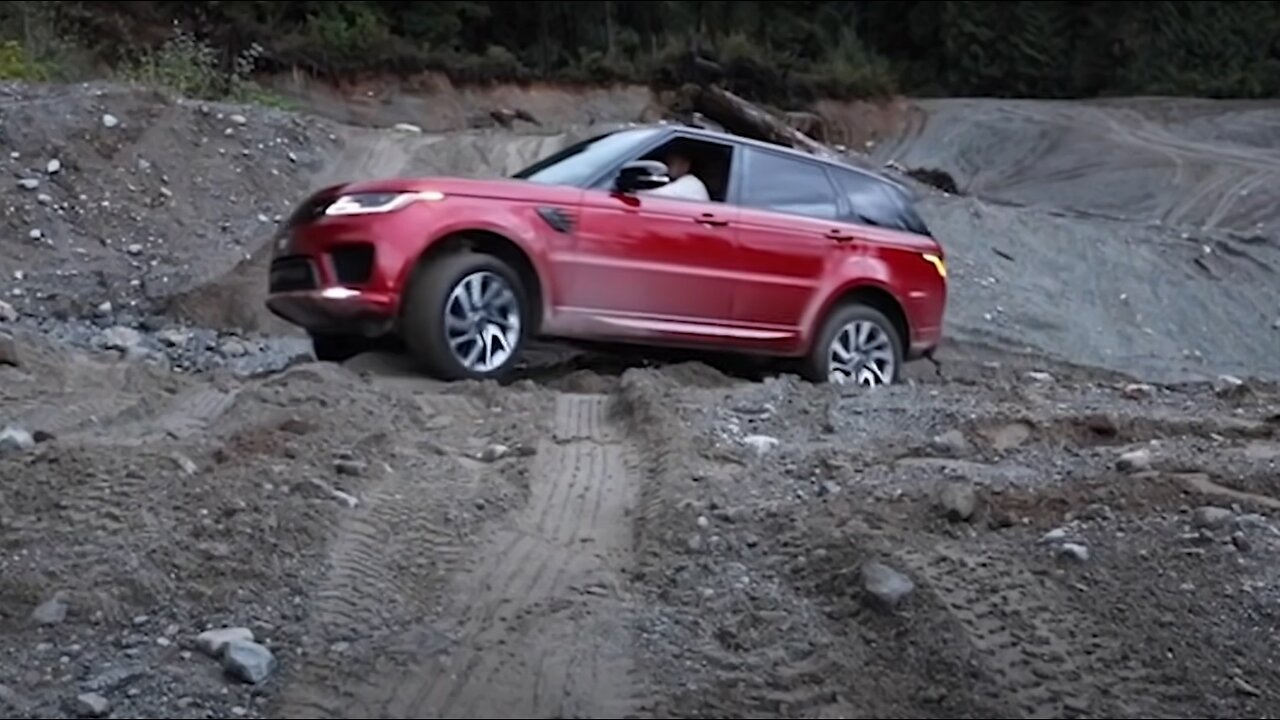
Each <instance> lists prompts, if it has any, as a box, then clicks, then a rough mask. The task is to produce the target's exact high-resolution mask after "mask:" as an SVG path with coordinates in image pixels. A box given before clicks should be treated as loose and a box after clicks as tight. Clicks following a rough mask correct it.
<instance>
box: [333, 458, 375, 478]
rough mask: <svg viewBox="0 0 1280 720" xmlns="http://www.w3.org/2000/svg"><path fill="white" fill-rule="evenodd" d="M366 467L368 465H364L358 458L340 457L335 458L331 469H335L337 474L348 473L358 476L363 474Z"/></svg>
mask: <svg viewBox="0 0 1280 720" xmlns="http://www.w3.org/2000/svg"><path fill="white" fill-rule="evenodd" d="M367 467H368V466H367V465H365V463H364V462H362V461H360V460H353V459H351V458H342V459H339V460H335V461H334V463H333V469H334V470H335V471H337V473H338V474H339V475H350V476H352V477H359V476H361V475H363V474H364V471H365V469H366V468H367Z"/></svg>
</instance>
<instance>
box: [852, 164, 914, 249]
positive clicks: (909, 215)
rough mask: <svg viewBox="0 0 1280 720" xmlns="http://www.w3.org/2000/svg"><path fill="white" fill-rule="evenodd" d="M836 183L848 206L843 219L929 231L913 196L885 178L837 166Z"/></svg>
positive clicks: (912, 231)
mask: <svg viewBox="0 0 1280 720" xmlns="http://www.w3.org/2000/svg"><path fill="white" fill-rule="evenodd" d="M834 172H835V176H836V184H837V185H839V187H840V191H841V192H842V193H844V197H845V202H846V203H847V204H848V210H847V211H846V213H845V215H844V217H842V218H841V219H842V220H844V221H845V222H850V223H857V224H859V225H872V226H874V227H882V228H888V229H890V230H902V231H904V232H910V233H915V234H917V235H930V233H929V228H928V226H927V225H925V223H924V219H923V218H921V217H920V214H919V213H918V212H916V208H915V204H914V203H913V202H912V198H911V197H910V196H909V195H908V194H907V193H906V191H904V190H901V189H899V188H897V187H895V186H893V185H890V184H889V183H887V182H884V181H883V180H880V179H878V178H875V177H870V176H868V175H863V174H862V173H856V172H851V171H849V170H836V171H834Z"/></svg>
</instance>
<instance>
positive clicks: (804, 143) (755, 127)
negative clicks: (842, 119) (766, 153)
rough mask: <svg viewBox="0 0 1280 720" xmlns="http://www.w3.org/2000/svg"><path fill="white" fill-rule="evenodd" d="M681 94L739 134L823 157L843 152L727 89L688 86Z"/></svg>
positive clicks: (690, 104)
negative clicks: (835, 149) (824, 143)
mask: <svg viewBox="0 0 1280 720" xmlns="http://www.w3.org/2000/svg"><path fill="white" fill-rule="evenodd" d="M680 94H681V95H682V96H683V97H682V98H681V100H682V101H683V102H682V104H683V105H685V106H686V107H688V108H690V109H691V110H693V111H695V112H700V113H702V114H703V115H705V116H706V117H707V118H709V119H711V120H712V121H714V122H716V123H717V124H719V125H721V126H723V127H724V128H725V130H727V131H729V132H731V133H733V134H735V135H741V136H743V137H749V138H752V139H754V140H763V141H764V142H771V143H775V144H778V145H785V146H787V147H791V148H795V149H797V150H804V151H805V152H808V153H811V154H813V155H817V156H819V157H826V158H834V157H839V153H837V152H836V151H834V150H832V149H831V148H829V147H827V146H826V145H823V144H822V143H820V142H818V141H817V140H814V139H813V138H811V137H809V136H808V135H805V134H804V133H803V132H801V131H799V130H797V129H795V128H793V127H791V126H790V125H789V124H788V123H787V122H786V120H784V119H781V118H778V117H775V116H774V115H773V114H771V113H769V112H768V111H767V110H764V109H763V108H760V107H758V106H756V105H754V104H752V103H750V102H748V101H746V100H744V99H743V98H741V97H738V96H737V95H735V94H733V93H731V92H729V91H728V90H725V89H724V88H721V87H716V86H714V85H713V86H707V87H702V86H697V85H686V86H684V88H682V89H681V93H680Z"/></svg>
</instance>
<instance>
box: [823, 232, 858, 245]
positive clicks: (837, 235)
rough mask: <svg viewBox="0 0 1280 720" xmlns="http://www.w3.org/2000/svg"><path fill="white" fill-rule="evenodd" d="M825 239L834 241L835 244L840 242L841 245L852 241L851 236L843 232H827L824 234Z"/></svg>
mask: <svg viewBox="0 0 1280 720" xmlns="http://www.w3.org/2000/svg"><path fill="white" fill-rule="evenodd" d="M825 237H826V238H827V239H828V240H835V241H836V242H842V243H843V242H849V241H851V240H853V235H851V234H849V233H847V232H845V231H843V230H828V231H827V232H826V234H825Z"/></svg>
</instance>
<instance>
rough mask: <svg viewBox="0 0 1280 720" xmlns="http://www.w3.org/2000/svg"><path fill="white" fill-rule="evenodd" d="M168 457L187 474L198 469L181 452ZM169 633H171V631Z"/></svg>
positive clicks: (198, 468) (191, 473)
mask: <svg viewBox="0 0 1280 720" xmlns="http://www.w3.org/2000/svg"><path fill="white" fill-rule="evenodd" d="M170 457H172V458H173V462H174V463H176V464H177V466H178V468H179V469H181V470H182V472H184V473H186V474H188V475H195V474H196V473H197V472H199V471H200V467H199V466H198V465H196V463H195V461H194V460H192V459H191V458H189V457H187V456H186V455H183V454H182V453H179V452H175V453H174V454H173V455H171V456H170ZM169 634H170V635H172V634H173V633H169Z"/></svg>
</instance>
